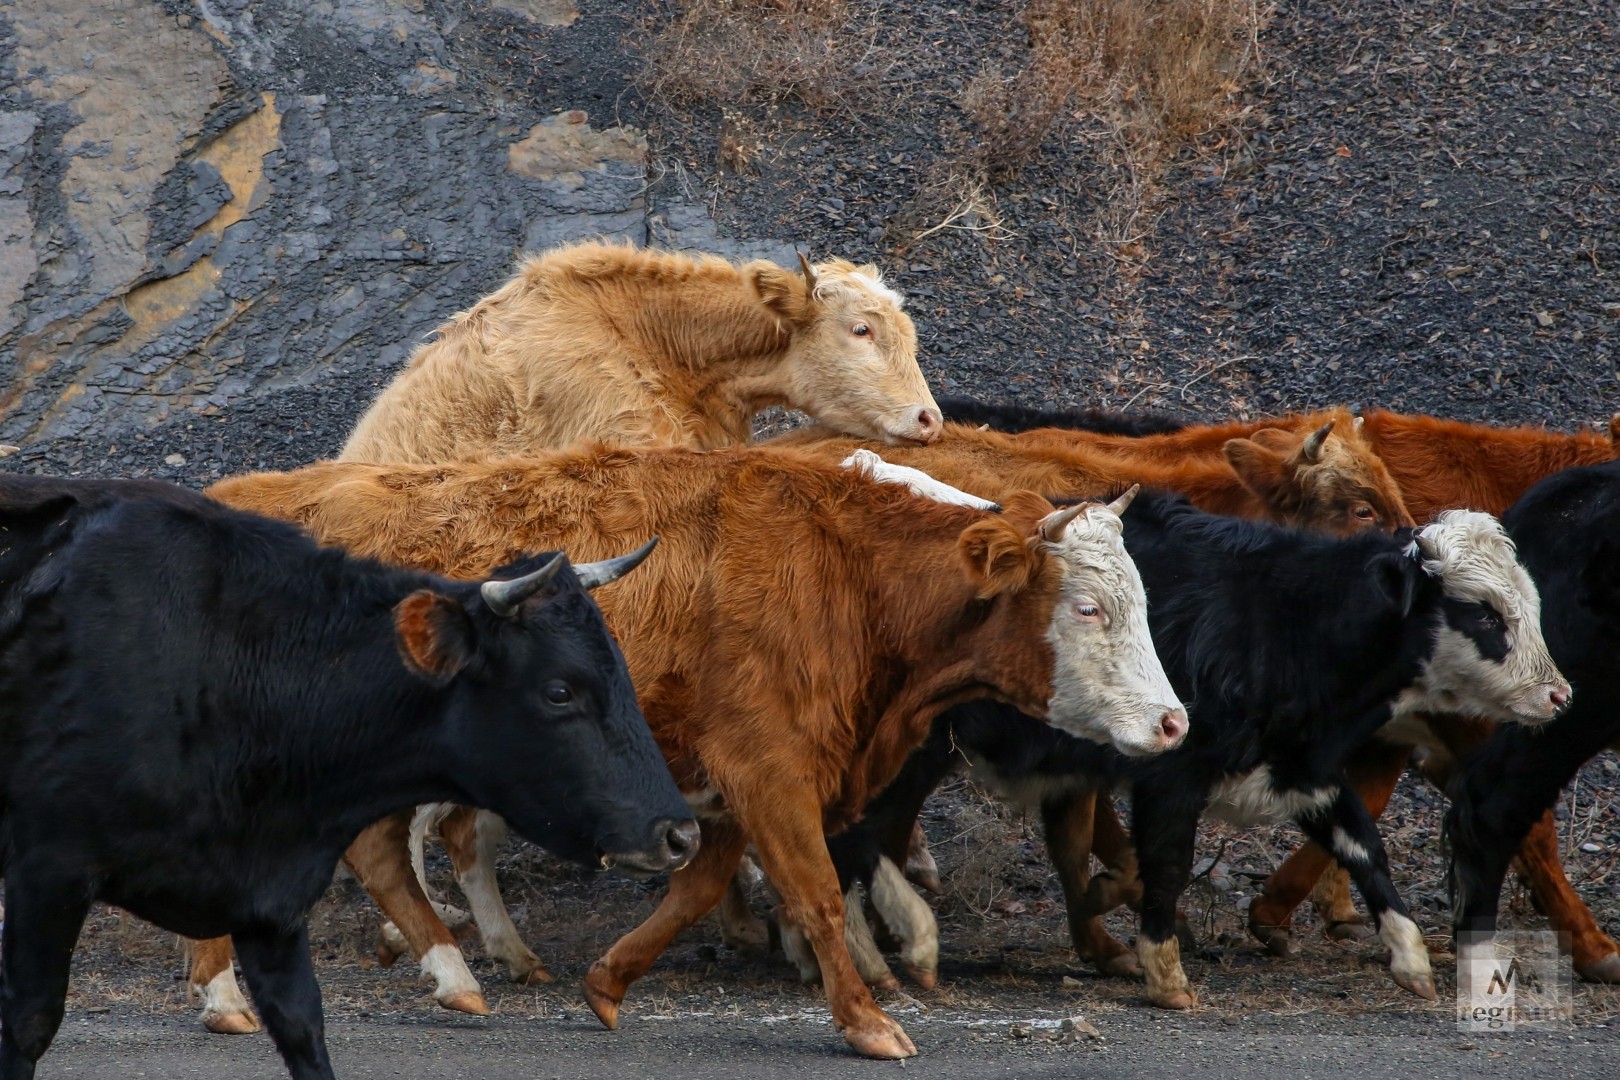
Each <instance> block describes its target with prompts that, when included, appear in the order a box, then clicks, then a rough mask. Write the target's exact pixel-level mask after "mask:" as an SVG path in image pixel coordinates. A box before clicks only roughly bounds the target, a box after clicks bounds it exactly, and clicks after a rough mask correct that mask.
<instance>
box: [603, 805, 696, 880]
mask: <svg viewBox="0 0 1620 1080" xmlns="http://www.w3.org/2000/svg"><path fill="white" fill-rule="evenodd" d="M653 836H654V837H655V838H656V839H655V841H654V843H653V844H652V846H651V847H646V848H643V849H641V850H640V851H627V852H610V853H609V854H606V855H603V856H602V869H604V870H617V871H619V872H620V873H623V874H628V875H630V876H632V877H635V876H644V875H648V874H657V873H661V872H663V871H665V870H679V869H680V868H681V867H683V866H685V865H686V864H687V863H689V862H691V861H692V856H694V855H696V854H697V850H698V844H699V843H700V841H701V836H700V834H699V832H698V823H697V822H696V821H693V820H692V819H691V818H687V819H685V820H683V821H676V820H674V819H673V818H664V819H663V820H661V821H658V822H656V823H655V824H654V825H653Z"/></svg>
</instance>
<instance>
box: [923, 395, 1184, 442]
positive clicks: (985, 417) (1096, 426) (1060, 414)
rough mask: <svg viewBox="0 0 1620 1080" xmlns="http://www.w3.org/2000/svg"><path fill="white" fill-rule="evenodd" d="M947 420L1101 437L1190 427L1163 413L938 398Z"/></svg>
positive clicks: (1008, 429)
mask: <svg viewBox="0 0 1620 1080" xmlns="http://www.w3.org/2000/svg"><path fill="white" fill-rule="evenodd" d="M936 400H937V402H938V404H939V409H940V412H942V413H944V414H945V419H947V420H952V421H955V422H957V423H960V424H989V425H990V429H991V430H992V431H1005V432H1007V433H1009V434H1015V433H1017V432H1020V431H1033V430H1034V429H1036V428H1068V429H1070V430H1073V431H1090V432H1095V433H1096V434H1098V435H1126V436H1129V437H1131V438H1138V437H1140V436H1143V435H1174V434H1175V433H1176V432H1178V431H1181V430H1183V429H1185V428H1186V427H1187V421H1186V420H1183V419H1182V418H1181V417H1179V416H1173V415H1171V414H1170V413H1161V412H1146V411H1144V412H1113V411H1110V410H1108V409H1038V408H1031V407H1029V406H1027V405H1015V404H1013V403H1011V402H1004V401H980V400H978V399H977V398H970V397H951V396H946V397H942V398H938V399H936Z"/></svg>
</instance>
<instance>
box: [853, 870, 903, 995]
mask: <svg viewBox="0 0 1620 1080" xmlns="http://www.w3.org/2000/svg"><path fill="white" fill-rule="evenodd" d="M844 947H845V948H846V949H848V950H849V958H850V959H851V960H853V961H854V962H855V970H856V971H858V972H860V975H861V981H862V982H864V983H866V984H867V985H868V986H879V985H882V986H893V985H894V984H895V982H896V979H895V977H894V972H892V971H890V970H889V965H888V964H887V963H885V962H884V960H883V953H882V952H880V951H879V950H878V947H877V940H876V939H875V938H873V936H872V927H871V926H870V925H869V924H868V923H867V921H866V905H865V902H864V901H863V900H862V899H861V887H860V885H859V884H858V883H857V884H854V885H851V886H850V887H849V892H847V893H845V894H844Z"/></svg>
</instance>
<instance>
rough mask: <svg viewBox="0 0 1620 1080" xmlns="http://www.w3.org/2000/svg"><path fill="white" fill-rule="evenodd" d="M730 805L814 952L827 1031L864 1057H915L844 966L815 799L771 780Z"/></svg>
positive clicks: (834, 889) (837, 898)
mask: <svg viewBox="0 0 1620 1080" xmlns="http://www.w3.org/2000/svg"><path fill="white" fill-rule="evenodd" d="M734 805H736V807H737V811H738V814H739V815H740V816H741V817H742V819H743V822H744V824H745V826H747V827H748V828H749V831H750V833H751V834H752V835H753V838H754V847H755V849H756V850H758V851H759V858H760V865H761V867H762V868H763V869H764V871H765V874H766V876H768V877H769V878H770V879H771V883H772V884H773V885H774V886H775V887H776V891H777V892H778V893H779V894H780V895H781V897H782V903H783V906H784V907H785V908H786V910H787V916H788V918H789V919H790V920H791V921H792V922H794V923H795V924H797V925H798V926H799V927H800V928H801V929H802V930H803V931H804V934H805V936H806V937H808V938H809V939H810V945H811V947H812V948H814V949H815V953H816V959H817V960H819V961H820V963H821V976H822V983H823V985H824V986H825V987H826V990H827V1006H828V1009H829V1010H830V1011H831V1012H832V1016H833V1023H834V1024H836V1025H837V1026H838V1028H839V1030H841V1031H842V1032H843V1033H844V1038H845V1039H846V1040H848V1042H849V1044H850V1045H851V1046H853V1047H854V1048H855V1049H856V1050H857V1051H859V1052H860V1053H861V1054H863V1055H865V1056H866V1057H877V1058H905V1057H911V1056H912V1055H914V1054H915V1053H916V1052H917V1048H916V1047H915V1046H914V1045H913V1044H912V1042H911V1039H910V1038H908V1037H907V1036H906V1033H905V1030H904V1029H903V1028H901V1027H900V1025H899V1024H897V1023H895V1021H894V1020H893V1019H891V1018H890V1017H889V1015H888V1014H887V1013H885V1012H884V1011H883V1010H882V1009H880V1008H878V1006H877V1002H876V1001H874V1000H873V999H872V992H871V991H870V990H868V989H867V987H866V983H865V982H863V981H862V980H861V977H860V974H859V973H858V972H857V971H856V970H855V965H854V963H853V962H852V961H851V959H850V955H849V949H848V947H847V946H846V945H845V943H844V899H843V896H842V895H841V894H840V892H839V888H838V871H837V870H836V869H834V867H833V861H832V856H831V855H830V854H829V853H828V851H827V840H826V834H825V833H824V832H823V831H822V826H821V804H820V802H819V800H817V798H816V795H815V792H814V791H812V790H810V789H809V788H807V787H789V786H786V785H784V784H783V783H782V781H781V779H780V778H772V779H771V781H770V782H768V783H763V784H761V785H759V787H758V788H757V789H754V790H748V791H742V792H739V798H738V799H737V800H735V802H734ZM909 831H910V829H909V822H908V823H907V833H908V834H909ZM904 842H905V840H904V837H902V840H901V843H902V844H904ZM904 857H905V856H904V848H903V847H902V852H901V858H902V859H903V858H904ZM890 861H891V862H892V861H893V860H890Z"/></svg>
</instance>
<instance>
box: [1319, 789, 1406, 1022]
mask: <svg viewBox="0 0 1620 1080" xmlns="http://www.w3.org/2000/svg"><path fill="white" fill-rule="evenodd" d="M1299 827H1300V828H1301V829H1302V830H1303V831H1304V832H1305V835H1306V836H1309V837H1310V838H1311V839H1312V840H1314V841H1316V843H1318V844H1320V845H1321V846H1323V847H1325V848H1328V849H1330V850H1331V851H1332V852H1333V854H1334V857H1335V858H1337V859H1338V860H1339V864H1340V865H1341V866H1343V867H1344V868H1345V869H1346V870H1348V871H1350V877H1351V879H1352V880H1353V881H1354V882H1355V883H1356V888H1357V889H1359V890H1360V892H1361V898H1362V899H1363V900H1364V901H1366V904H1367V910H1368V911H1369V912H1371V913H1372V917H1373V921H1374V922H1375V923H1376V924H1377V926H1378V936H1379V937H1380V938H1382V939H1383V941H1384V944H1385V945H1386V946H1388V948H1389V970H1390V974H1391V975H1392V976H1394V979H1395V982H1396V983H1397V984H1398V985H1400V986H1401V987H1403V988H1405V989H1407V990H1410V991H1411V992H1412V993H1414V994H1416V995H1417V996H1418V997H1421V998H1427V999H1429V1000H1430V1001H1433V1000H1435V990H1434V974H1433V972H1432V971H1431V970H1430V967H1429V950H1428V947H1427V946H1426V945H1424V944H1423V933H1422V931H1420V930H1419V929H1418V927H1417V923H1415V922H1413V921H1412V916H1411V914H1410V913H1409V912H1408V911H1407V909H1406V904H1405V903H1404V902H1403V901H1402V900H1401V897H1400V894H1399V893H1397V892H1396V891H1395V883H1394V882H1392V881H1390V879H1389V857H1388V856H1387V855H1386V854H1385V852H1384V842H1383V840H1382V839H1381V838H1380V837H1379V835H1378V827H1377V826H1376V825H1374V824H1373V819H1372V815H1370V814H1369V813H1367V808H1366V807H1365V806H1363V805H1362V804H1361V799H1360V798H1359V797H1358V796H1357V795H1356V793H1355V792H1354V791H1351V790H1350V789H1349V788H1348V787H1344V788H1340V789H1339V793H1338V796H1337V797H1336V798H1335V799H1334V800H1333V803H1332V805H1330V806H1329V807H1327V808H1326V809H1325V810H1324V811H1322V812H1320V813H1314V814H1306V815H1303V816H1302V817H1301V818H1300V819H1299Z"/></svg>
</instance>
